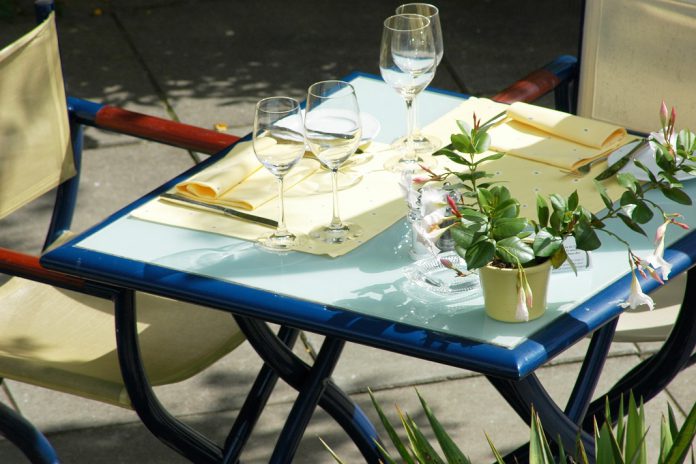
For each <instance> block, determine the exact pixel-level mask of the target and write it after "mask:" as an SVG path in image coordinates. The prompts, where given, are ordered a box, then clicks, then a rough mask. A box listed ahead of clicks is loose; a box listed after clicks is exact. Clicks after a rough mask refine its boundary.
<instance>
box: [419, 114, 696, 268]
mask: <svg viewBox="0 0 696 464" xmlns="http://www.w3.org/2000/svg"><path fill="white" fill-rule="evenodd" d="M663 107H664V104H663ZM660 111H661V121H662V125H663V127H662V128H661V130H660V132H656V133H653V134H651V135H650V137H649V139H648V140H643V141H641V142H640V143H637V144H636V146H635V147H634V148H633V149H632V150H631V151H630V152H629V153H628V154H627V155H626V156H625V157H624V158H623V159H622V160H621V163H616V164H615V165H614V166H612V167H611V168H609V169H607V170H606V171H605V172H603V173H602V174H600V175H599V176H597V177H596V178H595V179H596V180H595V185H596V188H597V192H598V193H599V195H600V198H601V199H602V202H603V203H604V206H605V207H606V210H605V211H604V212H603V213H602V216H601V217H600V216H597V215H595V214H593V213H592V212H590V211H588V210H587V209H586V208H585V207H583V206H582V201H581V200H582V199H581V198H580V197H579V195H578V193H577V191H576V192H573V193H571V194H570V195H569V196H568V197H567V198H565V197H563V196H561V195H558V194H551V195H548V196H547V197H543V196H540V195H538V196H537V200H536V214H537V218H536V220H534V219H531V218H525V217H520V216H519V214H520V204H519V202H518V201H517V200H516V199H515V198H514V195H513V194H512V193H511V192H510V191H509V190H508V189H507V188H505V187H503V186H500V185H496V183H495V180H494V176H493V175H492V174H489V173H487V172H486V171H484V170H483V169H481V168H482V167H483V166H482V165H483V164H484V163H486V162H488V161H492V160H497V159H500V158H501V157H503V156H504V154H503V153H494V154H489V155H486V156H485V155H484V153H485V152H486V150H487V149H488V148H489V147H490V144H491V138H490V135H489V134H488V129H489V128H490V127H491V126H492V125H493V124H494V123H495V122H497V120H498V119H499V118H500V117H502V116H504V113H501V114H499V115H496V116H495V117H494V118H492V119H491V120H489V121H487V122H485V123H482V122H481V121H480V120H479V119H477V118H476V116H475V115H474V118H473V126H470V125H469V124H467V123H466V122H464V121H457V126H458V128H459V131H460V132H459V133H455V134H452V135H451V137H450V140H451V142H452V143H451V144H450V145H449V146H447V147H445V148H443V149H441V150H439V151H438V152H436V153H435V155H437V156H445V157H447V158H448V159H450V160H451V161H453V162H455V163H456V164H457V165H459V166H461V167H462V169H461V170H460V171H453V170H451V169H446V172H445V173H444V174H441V175H438V174H434V173H431V180H435V181H444V180H446V179H448V177H450V176H452V177H456V178H457V180H458V183H457V184H456V185H449V186H448V187H445V188H447V189H449V190H450V193H451V195H450V197H451V198H456V199H458V200H461V201H460V202H459V203H456V204H455V206H456V208H459V211H456V210H455V209H456V208H455V207H453V208H451V209H452V210H453V211H452V216H450V217H447V218H446V219H445V220H446V221H448V222H449V224H451V225H448V226H447V227H448V229H449V230H450V232H451V236H452V238H453V240H454V242H455V250H456V251H457V253H458V254H459V255H461V256H462V257H464V258H465V260H466V262H467V266H468V268H469V269H477V268H480V267H482V266H485V265H487V264H493V265H496V266H499V267H507V268H518V267H525V266H529V265H533V264H538V263H541V262H543V261H545V260H551V264H552V265H553V267H555V268H557V267H559V266H561V265H562V264H563V263H564V262H570V261H569V260H568V253H567V252H566V250H565V249H564V243H565V240H566V239H568V238H570V237H573V238H574V239H575V246H576V247H577V248H578V249H580V250H584V251H592V250H596V249H597V248H599V247H600V246H601V244H602V243H601V240H600V236H599V234H598V233H599V232H602V233H605V234H607V235H610V236H613V237H614V238H615V239H617V240H619V241H620V242H622V243H624V244H625V245H626V247H627V248H628V252H629V259H630V260H631V262H632V266H636V265H637V264H636V263H639V262H641V261H639V258H638V257H637V256H635V255H634V254H633V252H632V251H631V248H630V245H629V243H628V241H626V240H625V239H623V238H622V237H620V236H619V235H617V234H616V233H614V232H612V231H610V230H607V229H606V227H605V225H606V220H607V219H618V220H620V221H622V222H623V223H624V224H625V225H626V226H627V227H628V228H629V229H631V230H633V231H634V232H637V233H639V234H642V235H647V233H646V231H645V230H644V229H643V227H642V226H643V225H644V224H647V223H649V222H650V221H651V220H652V219H653V218H654V216H655V211H659V213H660V214H661V215H662V217H663V218H664V221H665V222H668V223H670V222H672V223H676V222H675V218H676V217H678V215H675V214H668V213H666V212H665V211H663V210H662V209H661V207H660V206H659V205H658V204H657V203H656V202H654V201H652V200H649V199H646V196H645V195H646V193H648V192H650V191H652V190H656V191H659V192H661V193H662V194H663V195H664V196H665V197H666V198H668V199H669V200H671V201H674V202H676V203H679V204H683V205H691V204H692V202H691V198H689V196H688V194H686V193H685V192H684V190H683V189H682V184H681V183H680V182H679V181H678V180H677V174H679V173H680V172H687V173H693V174H695V175H696V156H694V152H695V151H696V133H693V132H691V131H689V130H682V131H680V132H679V133H678V134H676V136H675V135H674V120H675V118H676V112H675V111H674V110H673V111H672V114H671V115H667V116H664V114H662V112H663V108H661V110H660ZM648 142H649V143H650V145H651V146H653V147H654V148H655V150H656V155H655V159H656V163H657V165H658V166H659V169H660V172H658V173H653V172H652V171H650V169H648V168H647V167H646V166H644V165H643V164H641V163H640V162H638V161H635V160H634V161H635V163H636V166H638V167H639V168H640V169H642V170H643V171H645V173H646V174H647V176H648V179H649V180H648V181H647V182H641V181H638V179H636V177H635V176H634V175H633V174H631V173H621V172H619V170H620V169H621V168H622V167H623V166H624V165H625V164H626V163H627V162H629V160H630V159H631V157H632V156H633V154H634V153H636V152H637V150H638V149H640V148H642V147H644V146H645V145H646V144H647V143H648ZM612 178H615V179H616V181H617V182H618V184H619V185H620V186H621V187H622V188H623V189H624V190H623V192H622V194H621V195H620V197H619V198H618V199H616V198H611V197H610V196H609V194H608V192H607V189H606V188H605V187H604V185H603V184H602V182H601V181H603V180H607V179H612ZM484 180H486V182H485V183H484V182H482V181H484ZM570 264H571V267H572V266H573V264H572V263H570ZM651 272H653V270H651Z"/></svg>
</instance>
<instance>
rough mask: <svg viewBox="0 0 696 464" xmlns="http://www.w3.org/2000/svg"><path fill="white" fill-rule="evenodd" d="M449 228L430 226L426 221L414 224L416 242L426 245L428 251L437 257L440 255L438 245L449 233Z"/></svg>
mask: <svg viewBox="0 0 696 464" xmlns="http://www.w3.org/2000/svg"><path fill="white" fill-rule="evenodd" d="M447 229H448V227H445V228H442V229H441V228H440V227H438V226H437V225H428V224H427V223H426V222H425V221H424V220H420V221H416V222H414V223H413V230H414V231H415V232H416V240H418V242H419V243H422V244H423V245H425V247H426V248H428V250H429V251H430V252H431V253H432V254H434V255H436V254H438V253H440V249H439V248H438V247H437V245H436V243H437V241H438V240H439V239H440V237H441V236H442V234H444V233H445V232H447Z"/></svg>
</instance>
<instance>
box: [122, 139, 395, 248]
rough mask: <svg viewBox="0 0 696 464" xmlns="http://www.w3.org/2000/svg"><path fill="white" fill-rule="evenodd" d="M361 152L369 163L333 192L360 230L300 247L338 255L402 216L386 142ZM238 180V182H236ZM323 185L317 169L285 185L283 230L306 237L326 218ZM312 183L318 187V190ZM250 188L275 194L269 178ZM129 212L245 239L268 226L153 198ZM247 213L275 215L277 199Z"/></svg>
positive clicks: (325, 178) (328, 204)
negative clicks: (350, 237) (338, 240)
mask: <svg viewBox="0 0 696 464" xmlns="http://www.w3.org/2000/svg"><path fill="white" fill-rule="evenodd" d="M366 154H367V156H365V158H366V159H367V158H369V161H367V162H365V163H363V164H359V165H357V166H355V167H353V168H352V169H351V170H350V171H347V173H346V174H343V175H358V176H360V175H361V176H362V179H361V180H360V181H359V182H358V183H357V184H355V185H354V186H352V187H350V188H347V189H345V190H342V191H339V207H340V215H341V219H343V220H344V221H346V222H354V223H357V224H358V225H360V226H361V227H362V229H363V233H362V235H361V236H360V237H359V238H358V239H357V240H355V241H351V242H347V243H344V244H340V245H335V244H326V243H322V242H318V241H312V240H309V239H307V240H305V244H304V246H302V247H301V248H300V251H304V252H307V253H312V254H319V255H328V256H331V257H337V256H341V255H343V254H346V253H348V252H350V251H351V250H353V249H355V248H357V247H358V246H360V245H361V244H362V243H364V242H366V241H367V240H369V239H371V238H372V237H374V236H375V235H377V234H379V233H380V232H382V231H384V230H385V229H387V228H388V227H389V226H390V225H392V224H394V223H395V222H396V221H398V220H399V219H401V218H402V217H404V215H405V214H406V203H405V200H404V197H403V193H402V191H401V188H400V187H399V185H398V181H397V177H396V176H395V175H394V174H393V173H390V172H387V171H385V170H384V168H383V165H384V161H385V160H386V159H388V158H389V156H393V155H394V153H393V152H390V150H388V147H387V146H386V145H384V144H379V143H376V142H373V143H372V144H370V146H369V147H368V148H367V149H366ZM222 161H223V160H221V161H220V162H222ZM217 164H219V163H217ZM212 167H213V166H211V168H212ZM264 171H265V169H264ZM244 183H245V182H242V185H243V184H244ZM327 185H330V182H329V173H328V172H327V171H324V170H318V171H316V172H315V173H314V174H312V175H311V176H309V177H307V178H306V179H304V180H303V181H301V182H299V183H297V184H296V185H295V186H293V187H291V188H288V189H286V193H285V217H286V224H287V227H288V229H289V230H291V231H292V232H293V233H295V234H298V235H300V234H301V235H304V236H305V238H306V235H307V234H309V232H310V231H312V230H314V229H316V228H318V227H320V226H323V225H326V224H328V223H329V222H330V221H331V211H332V195H331V191H330V190H326V189H324V188H322V187H325V186H327ZM318 187H319V190H321V191H318ZM255 188H258V189H259V191H261V193H263V192H267V193H268V194H269V195H272V196H273V197H274V198H275V193H276V191H277V184H276V182H275V181H271V182H268V183H267V184H266V185H265V186H262V185H257V186H256V187H255ZM131 214H132V216H134V217H137V218H139V219H143V220H148V221H153V222H159V223H165V224H171V225H174V226H178V227H185V228H189V229H195V230H202V231H208V232H215V233H219V234H223V235H229V236H232V237H237V238H241V239H245V240H255V239H256V238H258V237H259V236H261V235H262V234H265V233H268V232H269V231H271V230H272V229H270V228H267V227H263V226H259V225H257V224H253V223H250V222H246V221H242V220H237V219H234V218H231V217H228V216H223V215H220V214H216V213H211V212H207V211H202V210H198V209H194V208H188V207H186V206H180V205H178V204H173V203H170V202H165V201H161V200H157V199H155V200H152V201H150V202H148V203H146V204H144V205H143V206H141V207H139V208H137V209H136V210H134V211H133V212H132V213H131ZM253 214H255V215H258V216H262V217H267V218H270V219H277V215H278V203H277V201H267V202H265V203H263V204H261V205H259V206H258V207H256V208H255V209H254V210H253Z"/></svg>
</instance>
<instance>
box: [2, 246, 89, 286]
mask: <svg viewBox="0 0 696 464" xmlns="http://www.w3.org/2000/svg"><path fill="white" fill-rule="evenodd" d="M0 272H2V273H4V274H10V275H13V276H18V277H24V278H27V279H31V280H37V281H39V282H43V283H45V284H49V285H56V286H58V287H62V288H68V289H75V290H83V289H84V288H85V287H87V286H88V284H87V281H86V280H84V279H81V278H79V277H73V276H71V275H68V274H63V273H62V272H58V271H52V270H50V269H46V268H45V267H43V266H42V265H41V263H40V262H39V257H38V256H34V255H28V254H25V253H20V252H18V251H14V250H10V249H7V248H0Z"/></svg>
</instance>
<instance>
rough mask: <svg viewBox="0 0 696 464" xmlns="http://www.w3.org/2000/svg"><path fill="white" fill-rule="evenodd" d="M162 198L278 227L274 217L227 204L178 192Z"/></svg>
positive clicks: (163, 195)
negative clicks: (205, 200) (203, 199)
mask: <svg viewBox="0 0 696 464" xmlns="http://www.w3.org/2000/svg"><path fill="white" fill-rule="evenodd" d="M160 198H162V199H164V200H169V201H173V202H179V203H188V204H190V205H194V206H196V207H199V208H202V209H207V210H211V211H215V212H218V213H221V214H225V215H227V216H231V217H234V218H237V219H243V220H245V221H249V222H255V223H256V224H260V225H262V226H266V227H278V223H277V222H276V221H274V220H273V219H267V218H264V217H261V216H254V215H253V214H249V213H244V212H242V211H237V210H236V209H232V208H228V207H226V206H221V205H213V204H210V203H206V202H204V201H200V200H194V199H193V198H189V197H186V196H184V195H180V194H176V193H169V192H167V193H163V194H161V195H160Z"/></svg>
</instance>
